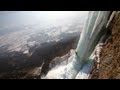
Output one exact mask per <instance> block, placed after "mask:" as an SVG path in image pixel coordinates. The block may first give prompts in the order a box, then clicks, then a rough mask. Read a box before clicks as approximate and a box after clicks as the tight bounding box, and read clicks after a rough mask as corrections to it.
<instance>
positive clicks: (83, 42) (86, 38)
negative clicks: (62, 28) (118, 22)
mask: <svg viewBox="0 0 120 90" xmlns="http://www.w3.org/2000/svg"><path fill="white" fill-rule="evenodd" d="M109 14H110V11H90V12H89V14H88V19H87V21H86V24H85V26H84V29H83V32H82V33H81V37H80V39H79V42H78V46H77V48H76V51H75V52H76V53H74V54H73V55H72V56H71V57H70V58H69V60H68V61H71V62H70V63H68V64H67V65H63V66H59V67H57V68H54V69H52V70H51V71H50V72H48V74H47V75H46V78H55V79H56V78H57V79H75V78H76V79H87V78H88V76H89V71H90V69H91V68H90V67H91V65H92V60H91V59H89V57H90V56H91V54H92V52H93V50H94V48H95V46H96V45H97V43H98V42H99V39H100V38H101V36H102V35H103V34H104V33H105V31H106V30H105V29H106V24H107V21H108V17H109Z"/></svg>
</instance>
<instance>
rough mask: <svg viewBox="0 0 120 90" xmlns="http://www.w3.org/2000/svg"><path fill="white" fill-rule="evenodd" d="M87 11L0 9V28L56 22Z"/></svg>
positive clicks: (82, 14) (81, 14)
mask: <svg viewBox="0 0 120 90" xmlns="http://www.w3.org/2000/svg"><path fill="white" fill-rule="evenodd" d="M86 13H88V12H87V11H0V29H2V28H6V27H12V26H13V27H14V26H20V25H29V24H34V23H37V22H39V23H56V22H61V23H62V22H64V21H65V20H67V19H70V18H74V17H76V15H77V16H79V17H81V16H84V15H85V14H86Z"/></svg>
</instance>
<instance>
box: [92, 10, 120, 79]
mask: <svg viewBox="0 0 120 90" xmlns="http://www.w3.org/2000/svg"><path fill="white" fill-rule="evenodd" d="M108 29H109V31H110V32H111V34H110V36H109V37H108V38H107V39H106V41H105V43H103V44H104V45H103V46H102V48H101V50H100V51H99V55H98V57H99V58H96V60H97V61H98V60H100V62H95V64H94V67H93V70H92V72H91V77H90V78H92V79H120V12H116V13H115V16H114V18H113V20H112V22H111V23H110V25H109V27H108ZM97 48H98V47H97Z"/></svg>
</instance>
